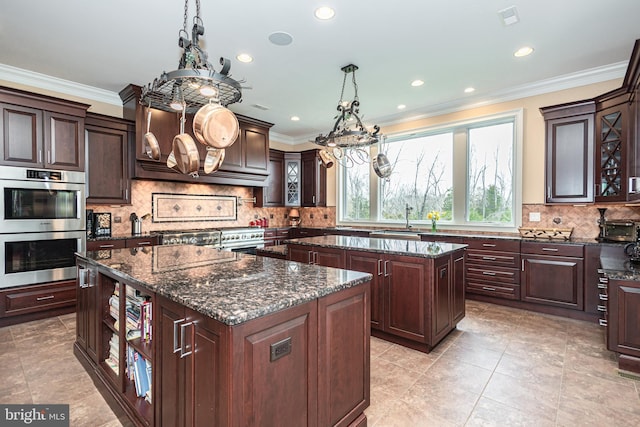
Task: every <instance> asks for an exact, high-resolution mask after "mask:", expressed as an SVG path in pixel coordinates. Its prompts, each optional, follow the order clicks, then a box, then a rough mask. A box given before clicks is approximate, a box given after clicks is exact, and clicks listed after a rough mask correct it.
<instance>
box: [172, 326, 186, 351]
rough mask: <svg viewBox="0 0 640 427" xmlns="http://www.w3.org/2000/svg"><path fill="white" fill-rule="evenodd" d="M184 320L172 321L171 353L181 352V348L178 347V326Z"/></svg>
mask: <svg viewBox="0 0 640 427" xmlns="http://www.w3.org/2000/svg"><path fill="white" fill-rule="evenodd" d="M184 320H185V319H178V320H174V321H173V352H174V353H177V352H179V351H182V348H180V347H179V346H178V324H179V323H182V322H184Z"/></svg>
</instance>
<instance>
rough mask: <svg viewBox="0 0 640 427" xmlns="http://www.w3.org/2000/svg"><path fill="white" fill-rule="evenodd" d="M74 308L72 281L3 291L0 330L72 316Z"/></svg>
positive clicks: (0, 293) (74, 299)
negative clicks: (19, 324)
mask: <svg viewBox="0 0 640 427" xmlns="http://www.w3.org/2000/svg"><path fill="white" fill-rule="evenodd" d="M75 304H76V282H75V280H62V281H58V282H51V283H42V284H38V285H27V286H16V287H13V288H3V289H2V290H0V327H2V326H7V325H13V324H16V323H23V322H28V321H31V320H36V319H44V318H46V317H52V316H59V315H62V314H67V313H72V312H73V310H74V307H75Z"/></svg>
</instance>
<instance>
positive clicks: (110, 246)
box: [100, 245, 113, 249]
mask: <svg viewBox="0 0 640 427" xmlns="http://www.w3.org/2000/svg"><path fill="white" fill-rule="evenodd" d="M112 247H113V245H100V249H107V248H112Z"/></svg>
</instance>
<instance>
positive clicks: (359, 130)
mask: <svg viewBox="0 0 640 427" xmlns="http://www.w3.org/2000/svg"><path fill="white" fill-rule="evenodd" d="M341 70H342V71H343V72H344V78H343V80H342V91H341V92H340V100H339V101H338V107H337V110H338V114H337V115H336V116H335V117H334V119H335V120H336V122H335V124H334V125H333V129H332V130H331V131H330V132H329V133H328V134H327V135H322V134H320V135H318V136H317V137H316V139H315V141H314V142H315V144H317V145H320V146H323V147H325V148H324V149H323V150H321V151H320V159H321V160H322V164H323V165H324V166H325V167H331V166H333V159H335V160H337V161H338V163H339V164H341V165H344V166H347V167H350V166H353V165H354V164H363V163H366V162H368V161H369V153H368V152H367V151H366V150H364V149H363V148H364V147H368V146H370V145H372V144H376V143H377V142H379V141H380V139H382V135H379V132H380V127H379V126H378V125H374V126H373V131H369V130H368V129H367V128H366V127H365V126H364V125H363V124H362V120H361V119H360V99H359V98H358V83H357V82H356V70H358V66H356V65H353V64H349V65H346V66H344V67H342V68H341ZM349 74H351V82H352V83H353V89H354V97H353V99H352V100H351V101H345V100H344V89H345V86H346V83H347V76H348V75H349Z"/></svg>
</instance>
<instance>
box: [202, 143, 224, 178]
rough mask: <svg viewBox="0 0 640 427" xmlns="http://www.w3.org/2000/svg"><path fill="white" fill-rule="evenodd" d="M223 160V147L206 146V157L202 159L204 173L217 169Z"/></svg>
mask: <svg viewBox="0 0 640 427" xmlns="http://www.w3.org/2000/svg"><path fill="white" fill-rule="evenodd" d="M223 161H224V148H213V147H207V157H205V159H204V173H206V174H209V173H213V172H215V171H217V170H218V168H219V167H220V165H221V164H222V162H223Z"/></svg>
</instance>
